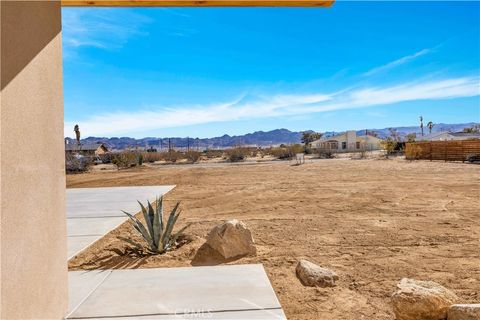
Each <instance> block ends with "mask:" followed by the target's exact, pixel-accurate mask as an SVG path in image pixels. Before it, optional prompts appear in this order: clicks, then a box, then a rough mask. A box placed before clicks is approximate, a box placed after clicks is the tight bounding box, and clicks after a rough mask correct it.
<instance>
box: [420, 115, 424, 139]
mask: <svg viewBox="0 0 480 320" xmlns="http://www.w3.org/2000/svg"><path fill="white" fill-rule="evenodd" d="M420 129H421V130H422V137H423V117H422V116H420Z"/></svg>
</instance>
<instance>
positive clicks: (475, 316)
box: [448, 303, 480, 320]
mask: <svg viewBox="0 0 480 320" xmlns="http://www.w3.org/2000/svg"><path fill="white" fill-rule="evenodd" d="M448 320H480V303H476V304H452V305H451V306H450V308H448Z"/></svg>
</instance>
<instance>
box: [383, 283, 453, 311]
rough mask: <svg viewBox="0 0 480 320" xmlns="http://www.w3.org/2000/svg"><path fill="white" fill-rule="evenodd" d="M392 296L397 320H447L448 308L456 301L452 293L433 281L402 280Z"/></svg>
mask: <svg viewBox="0 0 480 320" xmlns="http://www.w3.org/2000/svg"><path fill="white" fill-rule="evenodd" d="M397 288H398V290H397V291H396V292H395V293H394V294H393V295H392V302H393V312H394V313H395V316H396V319H397V320H439V319H446V318H447V310H448V307H449V306H450V305H451V304H452V303H455V302H456V301H458V297H457V296H456V295H455V293H453V292H452V291H450V290H448V289H447V288H445V287H443V286H441V285H439V284H438V283H435V282H433V281H419V280H414V279H407V278H403V279H402V280H401V281H400V282H399V283H398V284H397Z"/></svg>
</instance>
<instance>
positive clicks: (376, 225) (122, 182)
mask: <svg viewBox="0 0 480 320" xmlns="http://www.w3.org/2000/svg"><path fill="white" fill-rule="evenodd" d="M292 164H293V162H272V163H266V164H249V165H212V166H202V165H183V166H181V165H171V166H158V167H143V168H135V169H129V170H124V171H105V172H101V171H97V172H94V173H87V174H80V175H69V176H68V177H67V186H68V187H99V186H139V185H155V184H160V185H161V184H175V185H177V187H176V188H175V189H174V191H173V192H171V193H170V194H169V195H168V196H167V199H166V200H167V206H168V207H171V206H172V205H173V204H174V203H175V202H176V201H182V207H183V212H182V215H183V217H181V218H180V219H179V223H178V224H179V225H178V226H177V227H181V226H183V225H184V224H185V223H187V222H193V225H192V227H191V228H190V229H189V230H188V232H187V233H188V234H189V237H190V238H191V240H192V241H191V242H190V243H188V244H185V245H184V246H182V247H180V248H178V249H177V250H176V251H173V252H169V253H167V254H165V255H160V256H148V257H138V256H135V255H134V254H131V253H129V251H128V247H129V246H130V245H128V244H126V243H125V242H123V241H122V240H120V239H118V237H133V239H135V240H140V239H139V238H138V236H137V235H136V234H135V230H134V229H133V228H132V227H131V226H130V224H129V223H124V224H123V225H121V226H120V227H119V228H117V229H116V230H114V231H112V232H111V233H109V234H108V235H106V236H105V237H104V238H103V239H101V240H99V241H98V242H97V243H95V244H94V245H92V246H91V247H90V248H89V249H88V250H87V251H84V252H83V253H81V254H80V255H78V256H77V257H75V258H73V259H72V260H70V262H69V268H70V270H81V269H96V268H152V267H173V266H191V265H192V264H193V265H202V264H213V263H220V261H217V260H215V259H214V260H211V261H205V259H203V257H204V256H205V252H202V250H199V248H200V247H201V246H202V244H203V243H204V238H205V237H206V235H207V233H208V231H209V230H210V229H211V228H213V227H214V226H215V225H217V224H219V223H221V222H223V221H224V220H228V219H232V218H237V219H240V220H242V221H244V222H245V223H246V224H247V225H248V226H249V227H250V229H251V230H252V232H253V235H254V238H255V241H256V243H257V248H258V253H257V255H256V256H255V257H245V258H242V259H240V260H236V261H231V262H228V263H231V264H243V263H262V264H263V265H264V267H265V269H266V271H267V273H268V275H269V278H270V281H271V282H272V285H273V288H274V289H275V291H276V293H277V296H278V298H279V300H280V303H281V304H282V306H283V308H284V310H285V313H286V315H287V317H288V319H312V320H314V319H315V320H317V319H352V320H353V319H355V320H357V319H393V318H394V316H393V313H392V308H391V305H390V298H389V297H390V295H391V294H392V292H393V291H394V290H395V284H396V283H397V282H398V281H399V280H400V279H401V278H402V277H411V278H416V279H421V280H433V281H436V282H438V283H440V284H442V285H444V286H446V287H448V288H450V289H452V290H453V291H455V292H456V293H457V294H458V295H459V296H460V297H461V299H462V301H463V302H468V303H473V302H477V303H478V302H480V223H479V222H480V184H479V182H480V181H479V180H480V166H478V165H471V164H462V163H445V162H429V161H417V162H408V161H406V160H403V159H395V160H338V159H333V160H317V161H308V162H307V163H306V164H304V165H301V166H293V165H292ZM300 258H306V259H308V260H310V261H312V262H316V263H318V264H320V265H321V266H324V267H328V268H331V269H333V270H334V271H335V272H336V273H337V274H338V275H339V277H340V279H339V281H338V282H337V286H336V287H334V288H313V287H304V286H303V285H301V284H300V282H299V281H298V279H297V278H296V276H295V266H296V263H297V261H298V260H299V259H300Z"/></svg>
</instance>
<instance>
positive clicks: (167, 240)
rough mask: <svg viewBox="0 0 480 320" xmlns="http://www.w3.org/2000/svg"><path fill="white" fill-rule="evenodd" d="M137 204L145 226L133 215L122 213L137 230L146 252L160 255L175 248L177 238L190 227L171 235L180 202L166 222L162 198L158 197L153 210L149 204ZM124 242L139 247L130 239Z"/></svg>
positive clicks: (178, 213) (178, 212)
mask: <svg viewBox="0 0 480 320" xmlns="http://www.w3.org/2000/svg"><path fill="white" fill-rule="evenodd" d="M138 203H139V204H140V207H141V208H142V213H143V218H144V220H145V223H146V226H145V225H144V224H143V223H142V222H141V221H140V220H139V219H137V218H136V217H135V216H134V215H132V214H130V213H128V212H125V211H123V213H125V214H126V215H127V216H128V217H129V218H130V221H131V222H132V224H133V227H134V228H135V230H137V232H138V233H139V234H140V235H141V236H142V238H143V239H144V240H145V242H146V243H147V244H148V250H149V251H150V252H151V253H152V254H162V253H165V252H167V251H169V250H172V249H173V248H175V246H176V245H177V240H178V238H179V237H180V236H181V235H182V234H183V232H184V231H185V230H186V229H187V228H188V227H189V226H190V224H187V225H186V226H185V227H183V228H182V229H180V230H179V231H177V232H176V233H173V227H174V226H175V223H176V222H177V219H178V217H179V215H180V210H179V206H180V202H178V203H177V204H176V205H175V207H174V208H173V210H172V211H171V212H170V215H169V217H168V220H167V222H164V221H163V197H160V199H157V200H156V201H155V203H154V205H155V209H154V208H153V206H152V204H151V203H150V202H147V207H145V206H144V205H143V204H142V203H141V202H138ZM124 240H125V241H127V242H128V243H130V244H133V245H135V246H137V247H140V245H139V244H138V243H135V242H134V241H133V240H131V239H124Z"/></svg>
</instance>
